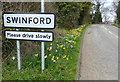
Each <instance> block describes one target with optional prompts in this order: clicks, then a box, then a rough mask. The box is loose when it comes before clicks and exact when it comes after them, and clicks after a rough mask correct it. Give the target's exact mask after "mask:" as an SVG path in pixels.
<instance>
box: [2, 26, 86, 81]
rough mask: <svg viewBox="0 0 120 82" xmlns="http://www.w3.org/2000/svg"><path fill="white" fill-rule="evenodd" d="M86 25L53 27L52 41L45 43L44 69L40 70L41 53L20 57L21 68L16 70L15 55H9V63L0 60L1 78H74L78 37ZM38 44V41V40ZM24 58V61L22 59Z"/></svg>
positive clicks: (78, 48)
mask: <svg viewBox="0 0 120 82" xmlns="http://www.w3.org/2000/svg"><path fill="white" fill-rule="evenodd" d="M87 26H88V25H81V26H80V27H79V28H77V29H72V30H65V29H55V30H53V32H54V33H55V39H54V41H53V42H46V43H45V70H44V72H43V73H42V72H41V55H40V51H36V52H35V53H34V54H33V55H31V56H30V55H29V54H28V56H25V57H24V56H23V57H22V70H21V72H18V71H17V59H16V57H14V56H13V57H11V56H10V57H9V64H8V63H6V62H2V65H3V67H2V68H3V70H2V79H3V80H75V78H76V70H77V68H76V67H77V61H78V55H79V52H80V38H81V36H82V34H83V31H84V30H85V28H86V27H87ZM38 45H40V42H38ZM23 60H24V61H23Z"/></svg>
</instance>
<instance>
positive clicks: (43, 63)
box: [41, 0, 45, 72]
mask: <svg viewBox="0 0 120 82" xmlns="http://www.w3.org/2000/svg"><path fill="white" fill-rule="evenodd" d="M41 13H44V0H41ZM42 31H44V30H42ZM44 47H45V43H44V42H41V54H42V55H41V60H42V72H44V69H45V66H44V65H45V59H44V55H45V51H44Z"/></svg>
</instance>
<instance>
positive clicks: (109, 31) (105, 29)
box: [104, 27, 118, 38]
mask: <svg viewBox="0 0 120 82" xmlns="http://www.w3.org/2000/svg"><path fill="white" fill-rule="evenodd" d="M104 29H105V30H107V31H108V32H109V33H110V34H112V35H114V36H115V37H116V38H118V36H117V35H115V34H114V33H112V32H111V31H110V30H108V29H107V28H105V27H104Z"/></svg>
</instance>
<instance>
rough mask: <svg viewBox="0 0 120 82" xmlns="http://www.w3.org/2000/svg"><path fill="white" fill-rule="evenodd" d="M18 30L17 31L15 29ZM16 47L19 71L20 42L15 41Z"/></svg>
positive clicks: (19, 68)
mask: <svg viewBox="0 0 120 82" xmlns="http://www.w3.org/2000/svg"><path fill="white" fill-rule="evenodd" d="M16 30H18V29H16ZM16 45H17V59H18V71H19V72H20V71H21V61H20V41H19V40H17V41H16Z"/></svg>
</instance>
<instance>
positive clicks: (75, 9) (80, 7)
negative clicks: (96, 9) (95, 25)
mask: <svg viewBox="0 0 120 82" xmlns="http://www.w3.org/2000/svg"><path fill="white" fill-rule="evenodd" d="M56 7H57V8H58V13H57V16H58V20H57V23H58V26H59V27H63V28H75V27H77V26H78V25H79V24H83V23H89V22H90V21H87V20H89V15H90V8H91V3H90V2H81V3H76V2H72V3H71V2H63V3H56ZM85 16H86V17H87V19H85V20H84V18H85ZM84 21H85V22H84Z"/></svg>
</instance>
